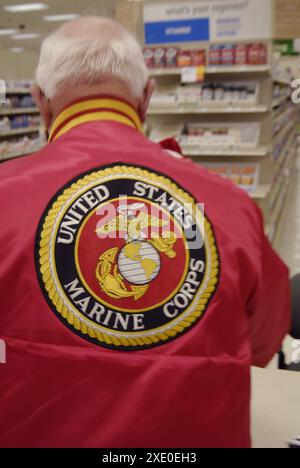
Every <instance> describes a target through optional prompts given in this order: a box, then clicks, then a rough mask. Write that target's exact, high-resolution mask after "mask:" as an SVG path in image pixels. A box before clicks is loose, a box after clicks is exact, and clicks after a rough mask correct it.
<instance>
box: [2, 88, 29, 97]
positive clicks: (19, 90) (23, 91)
mask: <svg viewBox="0 0 300 468" xmlns="http://www.w3.org/2000/svg"><path fill="white" fill-rule="evenodd" d="M6 94H7V95H8V96H11V95H15V94H22V95H27V94H31V92H30V89H29V88H17V89H7V90H6Z"/></svg>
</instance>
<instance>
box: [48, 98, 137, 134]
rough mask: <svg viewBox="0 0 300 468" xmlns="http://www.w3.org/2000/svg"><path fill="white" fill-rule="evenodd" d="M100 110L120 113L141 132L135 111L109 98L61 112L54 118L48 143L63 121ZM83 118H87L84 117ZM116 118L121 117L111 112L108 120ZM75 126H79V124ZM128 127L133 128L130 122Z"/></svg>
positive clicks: (123, 103) (86, 101)
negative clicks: (82, 113) (83, 113)
mask: <svg viewBox="0 0 300 468" xmlns="http://www.w3.org/2000/svg"><path fill="white" fill-rule="evenodd" d="M101 108H102V109H104V110H111V111H116V112H122V113H123V114H125V115H127V116H128V117H129V119H128V121H133V122H134V123H135V126H136V128H137V129H138V130H140V131H142V123H141V119H140V117H139V116H138V113H137V112H136V111H135V109H134V108H133V107H131V106H130V105H129V104H126V103H125V102H122V101H119V100H118V99H109V98H99V99H87V100H85V101H82V102H79V103H77V104H73V105H71V106H70V107H68V108H67V109H65V110H64V111H62V112H61V114H60V115H59V116H58V117H57V118H56V120H55V122H54V124H53V126H52V128H51V132H50V136H49V140H50V141H51V140H52V137H53V134H54V133H55V132H56V131H57V129H58V128H59V127H60V126H61V125H63V123H64V122H65V121H67V120H69V119H71V118H72V117H73V116H76V114H80V113H81V112H85V111H89V112H91V113H93V111H97V110H99V109H101ZM85 117H86V118H87V117H88V116H87V115H86V116H85ZM116 117H122V116H121V115H119V116H118V114H116V113H113V112H112V115H111V116H110V118H111V119H112V120H116ZM124 117H125V116H124ZM87 121H89V120H87ZM122 123H124V122H122ZM76 125H79V123H78V124H76ZM130 126H133V125H132V122H130ZM56 138H58V137H57V136H55V139H56Z"/></svg>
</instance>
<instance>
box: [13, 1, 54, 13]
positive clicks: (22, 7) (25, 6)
mask: <svg viewBox="0 0 300 468" xmlns="http://www.w3.org/2000/svg"><path fill="white" fill-rule="evenodd" d="M48 8H49V6H48V5H46V4H45V3H20V4H18V5H7V6H5V7H4V10H5V11H8V12H9V13H24V12H27V11H40V10H47V9H48Z"/></svg>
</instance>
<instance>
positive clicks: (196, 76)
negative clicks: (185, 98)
mask: <svg viewBox="0 0 300 468" xmlns="http://www.w3.org/2000/svg"><path fill="white" fill-rule="evenodd" d="M204 78H205V67H184V68H183V69H182V71H181V83H184V84H188V83H203V81H204Z"/></svg>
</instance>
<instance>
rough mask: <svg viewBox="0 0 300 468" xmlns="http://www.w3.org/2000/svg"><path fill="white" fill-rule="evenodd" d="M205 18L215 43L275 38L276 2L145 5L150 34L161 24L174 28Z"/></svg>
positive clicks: (203, 0) (243, 0) (230, 0)
mask: <svg viewBox="0 0 300 468" xmlns="http://www.w3.org/2000/svg"><path fill="white" fill-rule="evenodd" d="M205 19H206V20H208V22H209V40H210V41H211V42H216V41H219V42H224V41H231V40H237V41H238V40H245V41H248V40H259V39H270V38H272V0H198V1H196V0H194V1H181V2H179V1H176V0H175V2H172V3H167V2H162V3H161V2H157V3H146V4H145V5H144V23H145V28H146V30H147V28H148V29H149V28H150V32H151V28H152V29H153V31H154V32H155V26H157V25H159V24H160V25H166V27H168V28H169V29H170V27H171V26H172V24H174V27H175V26H176V23H177V24H178V26H179V24H181V23H182V22H184V21H187V20H189V21H196V20H205ZM181 26H182V27H183V24H182V25H181Z"/></svg>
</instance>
